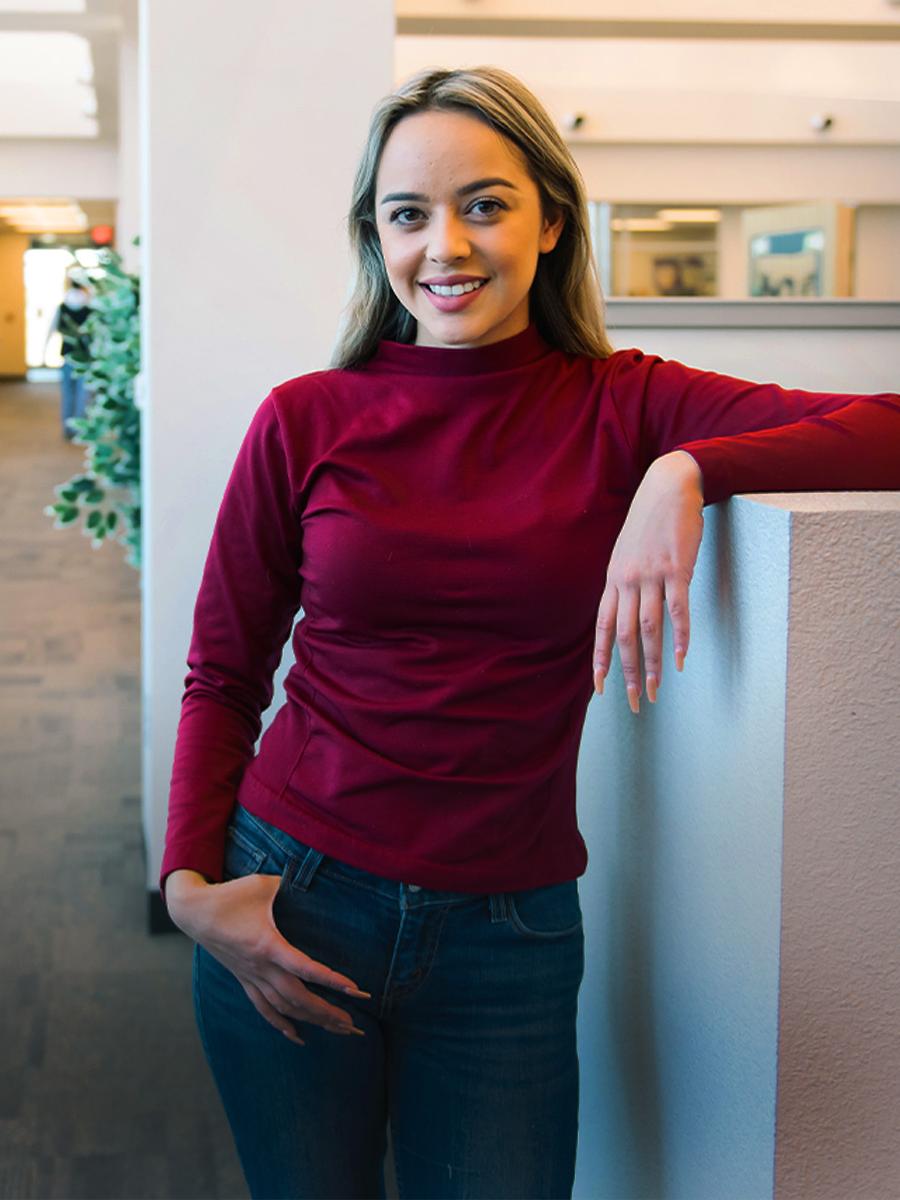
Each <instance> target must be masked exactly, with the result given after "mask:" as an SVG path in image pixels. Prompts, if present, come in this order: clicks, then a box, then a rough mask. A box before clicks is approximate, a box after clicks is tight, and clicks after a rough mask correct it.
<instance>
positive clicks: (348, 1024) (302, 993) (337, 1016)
mask: <svg viewBox="0 0 900 1200" xmlns="http://www.w3.org/2000/svg"><path fill="white" fill-rule="evenodd" d="M300 957H301V958H302V959H303V960H304V961H303V963H302V964H301V966H300V969H299V970H296V969H295V970H293V971H285V970H283V969H282V968H281V967H279V966H277V965H276V964H275V963H272V965H271V969H270V970H269V972H268V974H267V978H266V980H265V985H264V986H263V985H261V987H262V990H263V991H265V994H266V995H267V997H268V998H269V1000H270V1002H271V1003H272V1004H273V1006H274V1007H275V1008H277V1009H278V1011H279V1012H281V1013H282V1014H283V1015H284V1016H288V1017H293V1018H294V1020H297V1021H309V1022H310V1023H311V1024H313V1025H321V1026H322V1027H323V1029H328V1030H330V1031H331V1032H332V1033H354V1032H355V1033H362V1032H363V1031H362V1030H361V1029H356V1027H355V1026H354V1024H353V1018H352V1017H351V1016H350V1014H349V1013H347V1012H345V1011H344V1010H343V1009H342V1008H338V1007H337V1005H334V1004H329V1003H328V1001H327V1000H324V999H323V998H322V997H321V996H317V995H316V994H315V993H314V992H310V991H309V989H308V988H306V987H304V986H303V984H302V983H301V982H300V978H298V975H299V976H301V977H302V978H304V979H309V978H310V977H311V975H312V970H311V968H312V967H320V966H321V964H319V963H316V962H315V961H314V960H313V959H311V958H307V957H306V955H303V954H301V955H300ZM323 969H324V970H326V971H327V968H323ZM330 973H331V974H333V972H330ZM368 994H369V993H365V995H368Z"/></svg>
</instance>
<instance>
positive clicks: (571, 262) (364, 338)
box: [329, 67, 613, 368]
mask: <svg viewBox="0 0 900 1200" xmlns="http://www.w3.org/2000/svg"><path fill="white" fill-rule="evenodd" d="M431 110H439V111H448V112H463V113H465V114H467V115H470V116H473V117H476V118H478V119H479V120H481V121H484V122H485V123H486V124H487V125H489V126H490V127H491V128H492V129H494V130H496V131H497V133H500V134H502V135H503V137H505V138H508V139H509V141H511V142H512V143H513V144H514V145H516V146H517V147H518V148H519V150H520V151H521V153H522V155H523V156H524V159H525V163H526V169H527V170H528V173H529V175H530V176H531V178H532V179H533V180H534V182H535V184H536V185H537V188H538V192H539V194H540V200H541V211H542V213H543V215H544V217H546V218H550V219H552V218H553V216H556V215H558V214H559V212H560V211H561V212H562V213H563V214H564V216H565V224H564V225H563V229H562V233H561V234H560V236H559V239H558V241H557V243H556V246H555V247H554V248H553V249H552V250H550V251H548V252H546V253H544V254H541V255H539V257H538V265H537V271H536V273H535V277H534V282H533V283H532V285H531V291H530V293H529V317H530V319H531V320H532V321H534V322H535V324H536V326H537V328H538V331H539V332H540V333H541V335H542V336H543V337H544V339H545V340H546V341H547V342H548V343H549V344H550V345H551V346H555V347H556V348H557V349H559V350H563V351H565V352H567V353H569V354H586V355H588V356H590V357H591V358H608V357H609V355H610V354H612V352H613V348H612V346H611V344H610V342H609V341H608V340H607V336H606V329H605V321H604V305H603V296H602V292H601V289H600V280H599V278H598V276H597V265H596V262H595V260H594V254H593V250H592V247H591V236H590V226H589V223H588V211H587V198H586V195H585V190H584V180H583V179H582V176H581V172H580V171H579V169H578V165H577V164H576V162H575V160H574V159H573V157H572V155H571V153H570V152H569V149H568V147H567V146H566V144H565V142H564V141H563V139H562V137H561V136H560V134H559V132H558V130H557V128H556V126H555V125H554V124H553V121H552V119H551V118H550V116H549V114H548V113H547V111H546V109H545V108H544V106H543V105H542V104H541V102H540V101H539V100H538V99H537V97H536V96H535V95H534V94H533V93H532V92H531V91H529V89H528V88H527V87H525V85H524V84H523V83H522V82H521V80H519V79H517V78H516V76H515V75H511V74H510V73H509V72H508V71H504V70H501V69H500V68H499V67H471V68H468V69H464V70H456V71H453V70H447V69H444V68H437V69H435V68H428V69H426V70H424V71H419V72H417V73H416V74H415V75H413V76H412V77H411V78H410V79H408V80H406V82H405V83H403V84H401V85H400V87H399V88H397V90H396V91H395V92H392V93H391V94H390V95H388V96H385V97H384V99H382V100H381V101H380V102H379V103H378V104H377V105H376V107H375V110H374V112H373V114H372V120H371V123H370V126H369V134H368V138H367V139H366V145H365V149H364V151H363V155H362V158H361V160H360V163H359V166H358V167H357V170H356V178H355V180H354V184H353V200H352V205H351V208H350V212H349V215H348V217H347V223H348V227H349V234H350V247H351V253H352V258H353V264H354V268H355V279H354V284H353V291H352V294H351V296H350V299H349V301H348V302H347V304H346V305H345V307H344V314H345V315H344V319H343V323H342V327H341V330H340V332H339V334H338V338H337V342H336V344H335V348H334V351H333V353H332V357H331V362H330V364H329V366H330V367H332V368H353V367H355V366H359V365H360V364H361V363H363V362H365V361H366V360H367V359H369V358H371V357H372V355H373V354H374V353H375V350H376V349H377V346H378V343H379V341H380V340H381V339H382V338H387V339H390V340H391V341H396V342H406V343H410V342H414V341H415V337H416V318H415V317H414V316H412V314H411V313H410V312H409V310H408V309H406V308H404V306H403V305H402V304H401V303H400V301H399V300H398V299H397V297H396V295H395V294H394V292H393V290H392V289H391V285H390V281H389V279H388V274H387V269H386V267H385V265H384V257H383V255H382V252H381V240H380V238H379V236H378V230H377V227H376V222H375V179H376V175H377V173H378V166H379V163H380V162H381V155H382V153H383V151H384V147H385V144H386V142H387V140H388V137H389V136H390V134H391V131H392V130H393V129H394V126H395V125H397V123H398V122H399V121H401V120H402V119H403V118H404V117H407V116H410V115H411V114H412V113H419V112H428V111H431Z"/></svg>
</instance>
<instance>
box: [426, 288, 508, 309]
mask: <svg viewBox="0 0 900 1200" xmlns="http://www.w3.org/2000/svg"><path fill="white" fill-rule="evenodd" d="M489 282H490V281H489V280H487V281H485V282H484V283H483V284H482V285H481V287H480V288H476V289H475V291H474V292H463V294H462V295H461V296H437V295H435V293H434V292H430V291H429V290H428V288H427V287H426V286H425V285H424V283H420V284H419V287H420V288H421V289H422V291H423V292H424V293H425V295H426V296H427V297H428V299H429V300H430V301H431V303H432V304H433V305H434V307H435V308H436V309H438V311H439V312H459V311H460V309H462V308H468V306H469V305H470V304H471V303H472V301H473V300H476V299H477V298H478V297H479V296H480V295H481V293H482V292H483V291H484V289H485V288H486V287H487V286H488V284H489Z"/></svg>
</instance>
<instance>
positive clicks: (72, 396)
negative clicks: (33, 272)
mask: <svg viewBox="0 0 900 1200" xmlns="http://www.w3.org/2000/svg"><path fill="white" fill-rule="evenodd" d="M90 315H91V301H90V292H89V291H88V288H87V287H86V286H85V284H83V283H82V282H80V280H78V279H76V278H75V277H74V276H72V275H70V276H68V277H67V279H66V292H65V295H64V296H63V298H62V302H61V303H60V304H59V305H58V307H57V309H56V312H55V313H54V315H53V320H52V321H51V322H50V328H49V329H48V330H47V339H46V341H45V343H44V354H45V356H46V353H47V346H48V344H49V342H50V338H51V337H52V336H53V334H54V333H58V334H59V335H60V337H61V338H62V347H61V353H62V359H63V362H62V371H61V373H60V385H61V392H60V417H61V420H62V433H63V437H64V438H65V439H66V441H67V442H70V441H71V440H72V438H73V437H74V436H75V434H74V430H73V429H72V427H71V425H70V421H71V419H72V418H73V417H83V416H84V413H85V410H86V408H87V403H88V392H87V387H86V386H85V382H84V379H83V378H82V377H81V376H80V375H76V374H75V371H74V367H73V363H74V361H76V360H77V359H81V358H83V357H84V355H85V353H86V352H87V350H88V347H89V345H90V339H89V338H88V337H87V335H86V334H84V333H82V332H81V329H82V326H83V325H84V323H85V321H86V320H87V319H88V317H89V316H90Z"/></svg>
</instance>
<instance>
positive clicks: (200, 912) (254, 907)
mask: <svg viewBox="0 0 900 1200" xmlns="http://www.w3.org/2000/svg"><path fill="white" fill-rule="evenodd" d="M280 882H281V879H280V877H279V876H278V875H245V876H241V877H240V878H237V879H231V880H229V881H228V882H227V883H208V882H207V881H206V880H205V879H204V878H203V877H202V876H201V875H199V874H198V873H197V872H195V871H187V870H184V871H182V870H179V871H173V872H172V873H171V874H170V875H169V876H168V879H167V880H166V885H165V886H166V907H167V908H168V911H169V915H170V916H171V918H172V920H173V921H174V922H175V924H176V925H177V926H178V928H179V929H181V930H182V932H184V933H186V934H187V936H188V937H190V938H192V939H193V940H194V941H196V942H199V944H200V945H201V946H202V947H203V948H204V950H206V951H208V953H210V954H211V955H212V956H213V958H215V959H218V961H219V962H220V963H222V965H223V966H225V967H227V968H228V970H229V971H231V973H232V974H233V975H234V976H235V977H236V978H237V980H238V982H239V983H240V984H241V986H242V987H243V989H244V991H245V992H246V993H247V995H248V996H249V998H250V1001H251V1003H252V1004H253V1006H254V1008H255V1009H256V1011H257V1012H258V1013H259V1014H260V1016H262V1017H263V1018H264V1019H265V1020H266V1021H268V1022H269V1024H270V1025H273V1026H274V1027H275V1028H276V1029H277V1030H279V1032H281V1033H283V1034H284V1035H285V1037H287V1038H290V1040H291V1041H292V1042H296V1043H297V1044H298V1045H301V1046H303V1045H305V1042H304V1041H303V1039H302V1038H300V1037H298V1035H297V1031H296V1030H295V1029H294V1026H293V1025H292V1024H291V1021H290V1020H289V1019H288V1018H293V1020H296V1021H309V1022H311V1023H312V1024H314V1025H321V1026H323V1027H324V1028H325V1029H328V1030H330V1031H331V1032H332V1033H345V1034H346V1033H356V1034H363V1036H364V1031H363V1030H361V1029H358V1028H357V1027H356V1026H355V1025H354V1024H353V1019H352V1018H351V1017H350V1016H349V1015H348V1014H347V1013H346V1012H344V1010H343V1009H341V1008H338V1007H336V1006H335V1005H333V1004H329V1003H328V1002H327V1001H326V1000H323V999H322V998H321V997H319V996H317V995H315V994H314V993H313V992H310V991H309V990H308V989H307V988H305V987H304V986H303V984H302V983H301V982H300V979H307V980H309V981H310V982H313V983H317V984H320V985H322V986H324V987H329V988H335V989H337V990H338V991H341V992H345V993H346V994H348V995H353V996H360V997H368V998H370V997H371V993H369V992H364V991H361V990H360V989H359V988H358V987H357V986H356V984H355V983H354V981H353V980H352V979H348V978H347V976H346V975H341V974H340V973H339V972H337V971H332V970H331V969H330V968H329V967H326V966H325V965H324V964H323V963H320V962H317V961H316V960H315V959H314V958H310V957H309V956H308V955H306V954H304V953H303V952H302V951H301V950H298V949H297V948H296V947H295V946H292V945H291V943H290V942H289V941H288V940H287V939H286V938H285V937H283V936H282V934H281V932H280V931H279V930H278V927H277V926H276V924H275V920H274V918H273V916H272V905H273V902H274V900H275V895H276V893H277V892H278V887H279V884H280ZM298 976H299V978H298Z"/></svg>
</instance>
